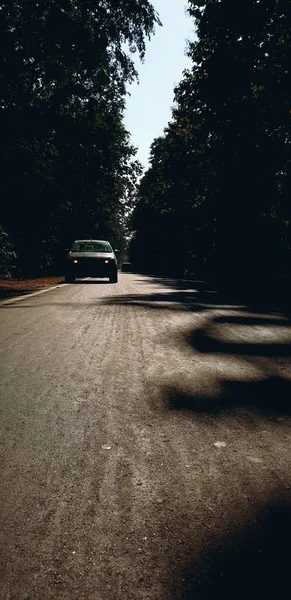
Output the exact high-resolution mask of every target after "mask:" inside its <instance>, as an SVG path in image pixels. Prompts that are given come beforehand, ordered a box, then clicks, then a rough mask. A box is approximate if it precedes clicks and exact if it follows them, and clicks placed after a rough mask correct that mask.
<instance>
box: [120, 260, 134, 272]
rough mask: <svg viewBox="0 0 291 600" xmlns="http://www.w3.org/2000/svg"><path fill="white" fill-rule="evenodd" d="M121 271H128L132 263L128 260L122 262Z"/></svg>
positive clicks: (130, 269)
mask: <svg viewBox="0 0 291 600" xmlns="http://www.w3.org/2000/svg"><path fill="white" fill-rule="evenodd" d="M121 271H122V272H123V273H130V272H131V271H132V264H131V263H130V262H124V263H122V265H121Z"/></svg>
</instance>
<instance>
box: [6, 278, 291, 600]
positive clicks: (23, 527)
mask: <svg viewBox="0 0 291 600" xmlns="http://www.w3.org/2000/svg"><path fill="white" fill-rule="evenodd" d="M0 325H1V340H2V343H1V404H0V412H1V420H0V434H1V435H0V440H1V454H0V460H1V463H0V464H1V466H0V482H1V484H0V485H1V492H0V494H1V495H0V501H1V515H0V538H1V540H0V541H1V549H0V581H1V586H0V590H1V591H0V598H1V600H2V599H5V600H31V599H41V600H46V599H58V600H59V599H65V600H79V599H82V598H85V599H88V600H89V599H90V600H127V599H134V600H146V599H148V600H176V599H183V600H185V599H192V598H193V599H195V600H206V599H207V600H212V599H213V600H214V599H217V598H219V599H220V598H223V600H230V599H231V600H233V599H234V598H239V599H240V598H241V599H242V598H244V600H245V598H248V599H256V600H258V599H260V598H264V599H265V598H272V599H274V598H280V599H281V598H287V597H290V578H289V571H290V566H289V565H290V534H291V492H290V486H291V416H290V415H291V369H290V357H291V327H290V322H289V320H288V319H287V317H286V316H284V315H282V314H281V313H280V311H279V310H275V309H274V310H273V311H268V312H266V311H263V310H260V311H259V310H258V309H256V310H254V309H249V308H247V307H245V306H242V305H241V306H238V305H235V304H232V303H229V302H226V301H225V300H222V299H219V298H218V296H217V295H216V293H215V290H211V289H210V290H209V289H208V290H207V289H203V285H201V284H199V283H198V284H197V283H196V284H191V283H189V282H188V283H187V282H184V283H183V282H177V281H169V280H166V279H154V278H147V277H143V276H140V275H135V274H120V276H119V283H118V284H117V285H109V284H107V283H106V282H104V281H96V282H92V280H91V281H89V280H88V281H83V282H81V283H77V284H76V285H63V286H60V287H59V288H57V289H52V290H50V291H48V292H46V293H43V294H40V295H34V296H32V297H27V298H25V299H24V300H20V301H13V302H10V303H5V304H2V305H1V307H0ZM286 593H287V595H286Z"/></svg>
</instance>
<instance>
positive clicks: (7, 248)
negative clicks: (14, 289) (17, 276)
mask: <svg viewBox="0 0 291 600" xmlns="http://www.w3.org/2000/svg"><path fill="white" fill-rule="evenodd" d="M16 261H17V256H16V254H15V252H14V250H13V246H12V244H11V242H10V241H9V237H8V234H7V233H6V232H5V231H4V229H3V227H1V225H0V278H5V279H6V278H9V277H11V275H12V274H13V272H14V270H15V267H16Z"/></svg>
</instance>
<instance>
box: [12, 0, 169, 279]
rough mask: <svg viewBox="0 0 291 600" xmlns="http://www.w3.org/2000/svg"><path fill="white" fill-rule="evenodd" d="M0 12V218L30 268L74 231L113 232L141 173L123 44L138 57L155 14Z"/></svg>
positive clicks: (57, 7) (131, 10)
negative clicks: (128, 124) (128, 110)
mask: <svg viewBox="0 0 291 600" xmlns="http://www.w3.org/2000/svg"><path fill="white" fill-rule="evenodd" d="M0 16H1V25H0V27H1V29H0V37H1V48H0V60H1V72H0V109H1V112H0V127H1V140H0V159H1V164H2V167H3V177H2V198H3V202H2V211H1V217H0V221H2V223H3V225H4V228H5V229H6V230H7V231H8V232H9V233H10V236H11V240H12V241H13V242H14V245H15V248H16V250H17V251H18V254H19V256H21V257H22V262H23V266H26V267H29V265H30V267H31V268H32V267H33V264H34V263H35V266H36V267H37V268H38V266H39V264H40V263H41V262H43V263H44V264H45V263H47V259H46V255H48V257H52V253H53V248H57V247H58V245H59V246H62V245H64V244H67V243H68V242H69V241H71V239H72V237H73V238H74V237H75V236H76V235H77V234H78V235H81V234H82V235H93V233H95V234H100V235H101V234H102V235H107V236H108V235H111V236H112V237H114V236H116V235H117V237H118V235H119V234H118V233H117V231H116V228H117V224H118V220H119V216H120V211H121V207H122V203H121V200H123V201H124V199H126V198H127V196H128V194H129V193H130V191H129V190H130V188H131V186H132V182H134V180H135V178H136V177H137V176H138V174H139V165H138V164H137V163H136V161H135V160H134V155H135V149H134V148H133V147H132V145H131V143H130V138H129V135H128V133H127V132H126V130H125V128H124V125H123V122H122V119H123V112H124V106H125V97H126V84H127V83H128V82H130V81H132V80H133V78H134V77H136V71H135V68H134V64H133V61H132V59H131V57H130V54H128V53H127V52H126V50H125V48H127V47H129V48H131V50H132V51H134V50H135V49H137V50H138V52H139V54H140V56H141V58H143V57H144V53H145V37H146V36H150V35H151V33H152V32H153V29H154V25H155V23H159V20H158V16H157V14H156V12H155V10H154V8H153V7H152V5H151V4H150V3H149V2H148V0H130V2H128V1H127V0H118V1H117V0H62V1H61V0H53V1H51V0H43V1H42V2H38V1H37V0H27V1H26V2H20V1H17V0H9V1H1V0H0ZM114 232H115V233H114ZM25 255H26V258H25ZM34 257H36V259H35V258H34Z"/></svg>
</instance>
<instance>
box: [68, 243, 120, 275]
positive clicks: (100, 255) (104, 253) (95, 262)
mask: <svg viewBox="0 0 291 600" xmlns="http://www.w3.org/2000/svg"><path fill="white" fill-rule="evenodd" d="M117 268H118V265H117V259H116V256H115V254H114V251H113V249H112V247H111V246H110V244H109V242H107V241H106V240H76V241H75V242H74V243H73V245H72V248H71V250H70V252H69V254H68V258H67V264H66V269H65V280H66V281H67V282H68V283H74V282H75V279H76V278H77V277H108V278H109V281H110V283H117V280H118V271H117Z"/></svg>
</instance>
